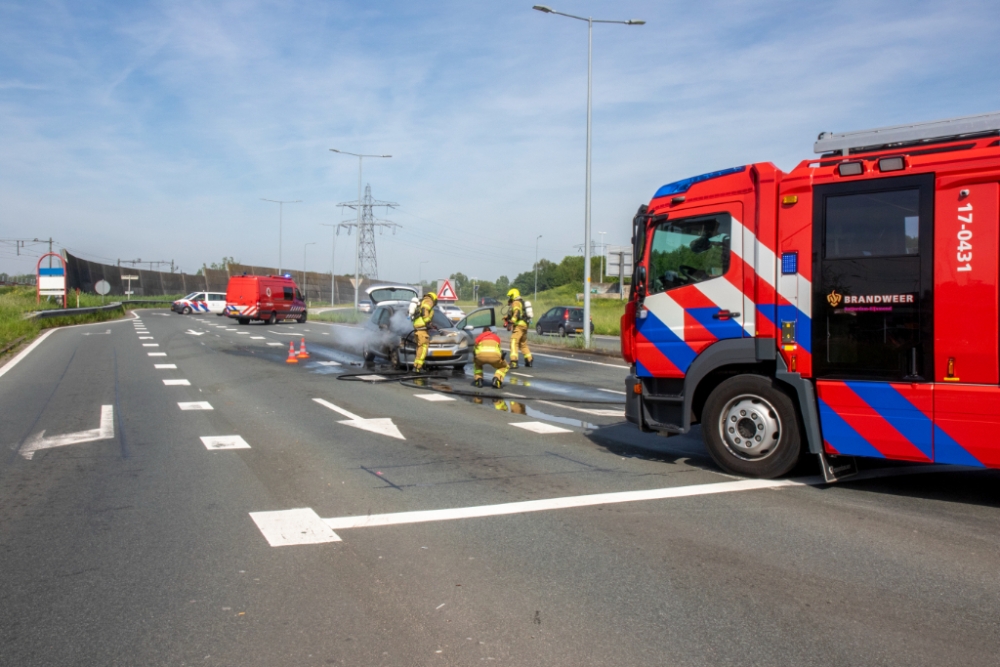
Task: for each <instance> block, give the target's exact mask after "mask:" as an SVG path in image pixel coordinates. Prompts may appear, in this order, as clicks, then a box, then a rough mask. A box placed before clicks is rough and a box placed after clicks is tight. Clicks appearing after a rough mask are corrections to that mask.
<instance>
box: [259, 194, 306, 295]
mask: <svg viewBox="0 0 1000 667" xmlns="http://www.w3.org/2000/svg"><path fill="white" fill-rule="evenodd" d="M260 200H261V201H269V202H271V203H272V204H277V205H278V275H279V276H280V275H281V237H282V233H281V228H282V217H283V215H282V214H283V213H284V209H285V204H301V203H302V200H301V199H296V200H294V201H292V200H287V199H286V200H284V201H282V200H280V199H264V198H263V197H261V198H260Z"/></svg>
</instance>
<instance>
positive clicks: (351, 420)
mask: <svg viewBox="0 0 1000 667" xmlns="http://www.w3.org/2000/svg"><path fill="white" fill-rule="evenodd" d="M313 400H314V401H316V402H317V403H319V404H320V405H322V406H323V407H326V408H330V409H331V410H333V411H334V412H339V413H340V414H342V415H344V416H345V417H347V419H345V420H343V421H340V422H338V423H339V424H346V425H347V426H353V427H354V428H360V429H361V430H363V431H371V432H372V433H378V434H379V435H386V436H389V437H390V438H397V439H399V440H406V438H404V437H403V434H402V433H400V432H399V429H398V428H396V425H395V424H393V423H392V419H390V418H388V417H379V418H375V419H364V418H362V417H359V416H358V415H356V414H354V413H353V412H348V411H347V410H345V409H344V408H341V407H337V406H336V405H334V404H333V403H330V402H329V401H324V400H323V399H322V398H314V399H313Z"/></svg>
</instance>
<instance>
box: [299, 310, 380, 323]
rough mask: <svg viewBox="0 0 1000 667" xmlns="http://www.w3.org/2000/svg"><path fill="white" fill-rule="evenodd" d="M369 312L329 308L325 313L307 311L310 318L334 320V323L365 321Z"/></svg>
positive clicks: (321, 320)
mask: <svg viewBox="0 0 1000 667" xmlns="http://www.w3.org/2000/svg"><path fill="white" fill-rule="evenodd" d="M371 316H372V314H371V313H361V312H358V313H355V312H354V311H353V310H331V311H327V312H325V313H309V319H310V320H319V321H320V322H334V323H336V324H361V323H363V322H367V321H368V318H370V317H371Z"/></svg>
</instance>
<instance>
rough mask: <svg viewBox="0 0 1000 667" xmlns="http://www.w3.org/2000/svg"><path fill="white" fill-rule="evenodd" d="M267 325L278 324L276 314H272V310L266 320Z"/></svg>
mask: <svg viewBox="0 0 1000 667" xmlns="http://www.w3.org/2000/svg"><path fill="white" fill-rule="evenodd" d="M267 323H268V324H277V323H278V313H276V312H274V311H273V310H272V311H271V316H270V317H268V318H267Z"/></svg>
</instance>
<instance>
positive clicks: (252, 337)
mask: <svg viewBox="0 0 1000 667" xmlns="http://www.w3.org/2000/svg"><path fill="white" fill-rule="evenodd" d="M250 340H265V338H264V337H263V336H250Z"/></svg>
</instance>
